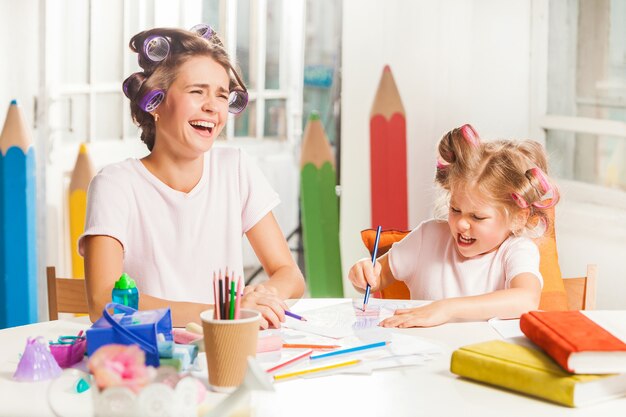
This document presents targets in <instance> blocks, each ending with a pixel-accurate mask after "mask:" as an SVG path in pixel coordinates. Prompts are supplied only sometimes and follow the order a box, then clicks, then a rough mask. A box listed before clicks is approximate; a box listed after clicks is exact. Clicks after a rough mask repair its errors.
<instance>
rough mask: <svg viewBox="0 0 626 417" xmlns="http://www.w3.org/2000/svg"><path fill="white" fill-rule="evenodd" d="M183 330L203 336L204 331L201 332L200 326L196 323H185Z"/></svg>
mask: <svg viewBox="0 0 626 417" xmlns="http://www.w3.org/2000/svg"><path fill="white" fill-rule="evenodd" d="M185 330H187V331H188V332H191V333H196V334H199V335H203V336H204V330H202V326H200V325H199V324H198V323H194V322H191V323H187V325H186V326H185Z"/></svg>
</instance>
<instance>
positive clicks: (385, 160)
mask: <svg viewBox="0 0 626 417" xmlns="http://www.w3.org/2000/svg"><path fill="white" fill-rule="evenodd" d="M406 159H407V157H406V118H405V112H404V106H403V105H402V100H401V99H400V94H399V93H398V87H397V86H396V82H395V81H394V79H393V74H392V73H391V68H390V67H389V65H386V66H385V68H384V69H383V74H382V76H381V78H380V83H379V84H378V90H377V91H376V97H375V99H374V103H373V105H372V110H371V112H370V188H371V204H372V226H374V225H377V224H384V225H385V227H388V228H390V229H398V230H406V229H407V227H408V199H407V192H408V191H407V162H406Z"/></svg>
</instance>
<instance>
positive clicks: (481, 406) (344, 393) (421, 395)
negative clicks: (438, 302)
mask: <svg viewBox="0 0 626 417" xmlns="http://www.w3.org/2000/svg"><path fill="white" fill-rule="evenodd" d="M328 302H329V301H328V300H302V301H301V302H300V303H297V304H296V305H295V306H294V307H293V308H292V310H293V311H295V312H298V311H299V310H300V311H302V310H306V309H308V308H310V307H311V306H315V305H324V303H328ZM87 327H88V323H87V321H86V318H81V319H78V320H77V319H72V320H58V321H51V322H44V323H37V324H32V325H28V326H20V327H14V328H9V329H4V330H0V416H53V415H54V414H53V412H52V410H51V409H50V407H49V405H48V400H47V390H48V387H49V385H50V382H49V381H47V382H36V383H24V382H15V381H14V380H13V379H12V375H13V373H14V372H15V369H16V366H17V363H18V355H19V354H20V353H21V352H23V350H24V345H25V343H26V338H27V337H29V336H43V337H44V338H45V339H56V338H57V337H58V336H60V335H70V334H76V333H77V332H78V331H79V330H81V329H86V328H87ZM396 331H398V332H401V333H403V334H407V335H414V336H417V337H421V338H424V339H427V340H429V341H432V342H435V343H437V344H439V345H440V346H441V347H442V353H441V354H440V355H438V356H437V357H436V358H435V359H434V360H432V361H430V362H426V363H424V364H423V365H420V366H413V367H405V368H395V369H387V370H378V371H374V372H373V373H372V374H371V375H331V376H325V377H320V378H311V379H292V380H287V381H284V382H280V383H276V384H275V385H274V387H275V390H276V392H273V393H255V394H254V396H253V400H252V401H253V402H252V409H253V412H252V415H254V416H267V417H270V416H271V417H280V416H294V415H297V416H315V417H324V416H353V415H354V416H359V417H366V416H418V415H419V416H455V415H456V416H481V417H487V416H494V417H495V416H497V417H503V416H507V417H509V416H525V417H526V416H532V417H541V416H546V417H553V416H570V415H571V416H620V417H621V416H624V415H626V397H623V398H620V399H618V400H613V401H608V402H604V403H600V404H597V405H593V406H589V407H584V408H567V407H562V406H559V405H555V404H552V403H549V402H545V401H542V400H538V399H534V398H531V397H527V396H524V395H521V394H516V393H513V392H508V391H505V390H502V389H499V388H494V387H490V386H487V385H483V384H479V383H475V382H471V381H469V380H465V379H461V378H458V377H457V376H455V375H453V374H452V373H450V371H449V366H450V355H451V353H452V351H453V350H454V349H456V348H458V347H460V346H463V345H467V344H471V343H478V342H482V341H487V340H493V339H499V338H500V336H499V334H498V333H497V332H496V331H495V330H493V329H492V328H491V327H490V326H489V324H488V323H486V322H466V323H450V324H446V325H443V326H438V327H434V328H425V329H402V330H396ZM221 398H222V394H216V393H211V394H210V395H209V396H208V398H207V402H209V403H215V402H217V401H219V400H221Z"/></svg>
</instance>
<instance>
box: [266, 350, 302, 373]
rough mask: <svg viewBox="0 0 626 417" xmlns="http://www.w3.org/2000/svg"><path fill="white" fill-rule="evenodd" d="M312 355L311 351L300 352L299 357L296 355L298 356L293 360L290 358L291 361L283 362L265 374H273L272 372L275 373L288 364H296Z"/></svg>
mask: <svg viewBox="0 0 626 417" xmlns="http://www.w3.org/2000/svg"><path fill="white" fill-rule="evenodd" d="M312 353H313V350H312V349H309V350H306V351H304V352H302V354H301V355H298V356H296V357H294V358H291V359H289V360H287V361H285V362H282V363H279V364H278V365H276V366H274V367H272V368H270V369H268V370H267V371H266V372H267V373H271V372H274V371H276V370H278V369H280V368H284V367H285V366H287V365H290V364H292V363H294V362H297V361H299V360H300V359H304V358H308V357H309V356H311V354H312Z"/></svg>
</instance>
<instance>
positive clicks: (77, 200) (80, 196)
mask: <svg viewBox="0 0 626 417" xmlns="http://www.w3.org/2000/svg"><path fill="white" fill-rule="evenodd" d="M94 175H95V170H94V167H93V163H92V162H91V158H89V154H88V153H87V145H85V144H84V143H82V144H81V145H80V148H79V151H78V157H77V158H76V164H75V165H74V171H73V172H72V179H71V181H70V189H69V216H70V253H71V254H72V276H73V277H74V278H84V277H85V268H84V265H83V258H82V257H81V256H80V255H79V254H78V248H77V246H76V245H77V242H78V238H79V236H80V235H81V234H83V232H84V231H85V215H86V212H87V188H88V187H89V182H90V181H91V179H92V178H93V177H94Z"/></svg>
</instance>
